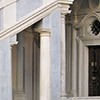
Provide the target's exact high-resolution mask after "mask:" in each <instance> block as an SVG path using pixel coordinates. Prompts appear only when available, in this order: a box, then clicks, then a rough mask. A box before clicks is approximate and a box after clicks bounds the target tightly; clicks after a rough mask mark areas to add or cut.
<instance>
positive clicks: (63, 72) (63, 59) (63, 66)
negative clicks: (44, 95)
mask: <svg viewBox="0 0 100 100" xmlns="http://www.w3.org/2000/svg"><path fill="white" fill-rule="evenodd" d="M61 21H62V24H61V29H62V33H61V96H64V97H65V96H66V46H65V37H66V36H65V15H63V14H62V15H61Z"/></svg>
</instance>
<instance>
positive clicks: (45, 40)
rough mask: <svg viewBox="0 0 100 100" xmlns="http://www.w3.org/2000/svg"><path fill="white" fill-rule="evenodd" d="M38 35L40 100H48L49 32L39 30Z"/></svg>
mask: <svg viewBox="0 0 100 100" xmlns="http://www.w3.org/2000/svg"><path fill="white" fill-rule="evenodd" d="M38 32H39V33H40V100H50V87H51V86H50V72H51V60H50V30H49V29H39V30H38Z"/></svg>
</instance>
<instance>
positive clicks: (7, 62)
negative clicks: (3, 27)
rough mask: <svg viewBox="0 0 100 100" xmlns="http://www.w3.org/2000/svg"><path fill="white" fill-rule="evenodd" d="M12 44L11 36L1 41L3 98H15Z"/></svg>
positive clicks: (1, 93)
mask: <svg viewBox="0 0 100 100" xmlns="http://www.w3.org/2000/svg"><path fill="white" fill-rule="evenodd" d="M11 46H12V44H11V38H6V39H4V40H3V41H1V42H0V98H2V100H13V98H12V97H13V96H12V52H11V50H12V47H11Z"/></svg>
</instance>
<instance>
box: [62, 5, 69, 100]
mask: <svg viewBox="0 0 100 100" xmlns="http://www.w3.org/2000/svg"><path fill="white" fill-rule="evenodd" d="M68 9H69V5H62V7H61V98H62V99H64V98H66V97H67V92H66V32H65V15H66V14H67V13H70V11H69V10H68Z"/></svg>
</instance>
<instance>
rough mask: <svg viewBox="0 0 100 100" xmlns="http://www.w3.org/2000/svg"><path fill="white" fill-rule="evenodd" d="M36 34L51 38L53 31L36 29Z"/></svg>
mask: <svg viewBox="0 0 100 100" xmlns="http://www.w3.org/2000/svg"><path fill="white" fill-rule="evenodd" d="M34 31H35V32H38V33H40V36H50V34H51V30H50V29H48V28H35V29H34Z"/></svg>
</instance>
